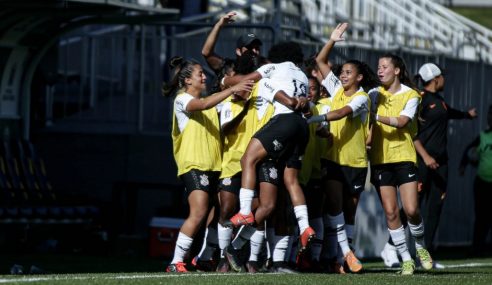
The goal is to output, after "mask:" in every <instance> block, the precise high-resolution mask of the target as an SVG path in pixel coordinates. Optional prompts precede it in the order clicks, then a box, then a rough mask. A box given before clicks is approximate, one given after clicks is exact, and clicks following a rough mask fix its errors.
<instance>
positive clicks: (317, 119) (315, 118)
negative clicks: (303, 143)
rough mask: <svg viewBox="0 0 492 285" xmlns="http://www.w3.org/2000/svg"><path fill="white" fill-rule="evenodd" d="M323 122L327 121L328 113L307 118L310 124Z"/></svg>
mask: <svg viewBox="0 0 492 285" xmlns="http://www.w3.org/2000/svg"><path fill="white" fill-rule="evenodd" d="M322 122H326V115H317V116H312V117H310V118H309V119H307V123H308V124H313V123H322Z"/></svg>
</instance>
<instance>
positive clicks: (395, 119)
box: [389, 117, 398, 127]
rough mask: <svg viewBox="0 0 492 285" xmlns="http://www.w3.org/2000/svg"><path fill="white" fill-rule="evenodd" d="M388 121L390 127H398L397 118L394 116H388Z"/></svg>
mask: <svg viewBox="0 0 492 285" xmlns="http://www.w3.org/2000/svg"><path fill="white" fill-rule="evenodd" d="M389 121H390V123H389V124H390V126H392V127H398V119H397V118H395V117H390V118H389Z"/></svg>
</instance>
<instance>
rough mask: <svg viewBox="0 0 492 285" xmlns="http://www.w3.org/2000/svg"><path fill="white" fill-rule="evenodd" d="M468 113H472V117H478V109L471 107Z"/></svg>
mask: <svg viewBox="0 0 492 285" xmlns="http://www.w3.org/2000/svg"><path fill="white" fill-rule="evenodd" d="M468 115H470V117H471V118H476V117H477V116H478V113H477V109H476V108H471V109H470V110H468Z"/></svg>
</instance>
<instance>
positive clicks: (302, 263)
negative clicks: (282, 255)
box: [296, 254, 312, 272]
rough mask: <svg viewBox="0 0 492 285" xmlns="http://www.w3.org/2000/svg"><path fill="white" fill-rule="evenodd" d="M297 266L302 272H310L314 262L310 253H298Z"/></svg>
mask: <svg viewBox="0 0 492 285" xmlns="http://www.w3.org/2000/svg"><path fill="white" fill-rule="evenodd" d="M296 268H297V270H299V271H301V272H308V271H310V270H311V268H312V262H311V259H310V258H309V256H308V254H298V255H297V256H296Z"/></svg>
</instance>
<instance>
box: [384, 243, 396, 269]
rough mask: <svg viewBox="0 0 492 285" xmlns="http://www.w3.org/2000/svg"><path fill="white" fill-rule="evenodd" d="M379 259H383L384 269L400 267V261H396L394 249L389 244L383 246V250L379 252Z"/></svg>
mask: <svg viewBox="0 0 492 285" xmlns="http://www.w3.org/2000/svg"><path fill="white" fill-rule="evenodd" d="M381 258H382V259H383V261H384V265H386V267H389V268H398V267H400V260H399V259H398V254H397V251H396V247H395V246H393V245H391V244H389V243H386V244H385V245H384V248H383V250H382V251H381Z"/></svg>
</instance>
